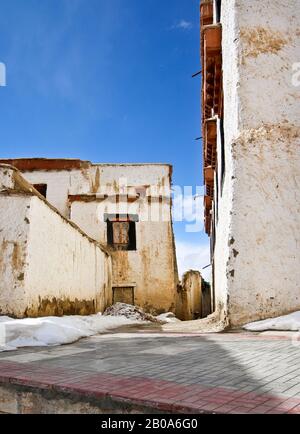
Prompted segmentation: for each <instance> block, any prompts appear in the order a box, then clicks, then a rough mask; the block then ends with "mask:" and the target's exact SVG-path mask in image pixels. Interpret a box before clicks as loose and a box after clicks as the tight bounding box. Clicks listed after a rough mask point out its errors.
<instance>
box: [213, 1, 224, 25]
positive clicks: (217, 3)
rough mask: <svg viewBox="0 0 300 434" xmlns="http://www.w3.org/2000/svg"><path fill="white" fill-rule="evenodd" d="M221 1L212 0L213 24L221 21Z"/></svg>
mask: <svg viewBox="0 0 300 434" xmlns="http://www.w3.org/2000/svg"><path fill="white" fill-rule="evenodd" d="M221 1H222V0H214V24H217V23H219V22H220V21H221Z"/></svg>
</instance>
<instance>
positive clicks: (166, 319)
mask: <svg viewBox="0 0 300 434" xmlns="http://www.w3.org/2000/svg"><path fill="white" fill-rule="evenodd" d="M156 319H157V320H158V321H161V322H163V323H174V322H181V321H180V319H178V318H176V316H175V315H174V313H173V312H168V313H162V314H161V315H158V316H157V317H156Z"/></svg>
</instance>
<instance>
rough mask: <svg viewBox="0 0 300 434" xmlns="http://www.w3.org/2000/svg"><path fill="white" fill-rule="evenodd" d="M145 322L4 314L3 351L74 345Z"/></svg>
mask: <svg viewBox="0 0 300 434" xmlns="http://www.w3.org/2000/svg"><path fill="white" fill-rule="evenodd" d="M137 323H141V321H139V320H138V319H129V318H126V317H124V316H117V317H116V316H108V315H106V316H104V315H102V314H100V313H99V314H96V315H89V316H64V317H42V318H25V319H12V318H9V317H6V316H2V317H0V351H10V350H15V349H17V348H20V347H36V346H55V345H63V344H70V343H72V342H76V341H78V340H79V339H81V338H84V337H88V336H93V335H96V334H98V333H103V332H106V331H108V330H111V329H114V328H117V327H120V326H123V325H128V324H137Z"/></svg>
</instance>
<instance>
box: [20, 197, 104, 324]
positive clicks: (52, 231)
mask: <svg viewBox="0 0 300 434" xmlns="http://www.w3.org/2000/svg"><path fill="white" fill-rule="evenodd" d="M29 219H30V233H29V239H28V257H27V260H28V269H27V279H26V288H27V292H28V293H29V294H31V298H30V300H28V306H30V312H31V315H30V316H33V314H35V313H36V314H39V313H40V312H41V311H43V310H44V311H45V313H48V310H49V311H51V310H52V308H54V309H56V306H55V305H57V309H58V313H62V312H59V311H60V310H61V311H62V310H64V311H65V313H66V312H68V311H69V312H68V313H80V314H88V313H92V312H99V311H103V310H104V309H105V308H106V307H107V305H108V304H109V303H110V302H111V288H110V281H111V276H110V275H109V273H110V271H111V270H110V258H109V256H108V254H106V253H105V252H103V251H102V250H101V249H100V248H99V246H98V245H97V244H96V243H94V242H92V241H90V240H89V239H88V238H87V237H86V236H85V235H83V234H81V233H80V232H78V231H76V230H75V229H74V228H73V227H72V226H71V225H70V224H69V223H68V222H67V221H66V220H64V219H62V217H61V216H60V215H59V214H58V213H55V212H53V211H52V210H51V209H50V208H49V207H48V206H47V204H46V203H45V202H43V201H41V200H40V199H39V198H37V197H36V196H35V197H33V198H32V200H31V205H30V217H29ZM54 299H56V301H54ZM49 313H50V312H49Z"/></svg>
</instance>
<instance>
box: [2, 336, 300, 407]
mask: <svg viewBox="0 0 300 434" xmlns="http://www.w3.org/2000/svg"><path fill="white" fill-rule="evenodd" d="M55 403H57V405H55ZM58 403H60V404H58ZM68 403H69V404H68ZM74 403H76V405H75V404H74ZM83 403H85V404H84V405H83ZM68 405H69V407H68ZM5 411H6V412H28V413H30V412H70V411H71V412H72V411H73V412H101V411H102V412H131V411H133V412H136V411H138V412H170V413H236V414H238V413H274V414H275V413H293V414H300V341H295V339H292V338H291V337H290V336H286V335H285V336H280V335H276V336H274V335H266V334H264V335H258V334H249V333H218V334H195V333H193V334H189V333H162V332H156V333H150V332H147V331H143V332H141V331H132V332H126V333H122V332H117V333H109V334H103V335H98V336H94V337H91V338H87V339H83V340H81V341H79V342H77V343H74V344H72V345H67V346H61V347H52V348H49V347H47V348H24V349H19V350H17V351H11V352H2V353H0V412H5Z"/></svg>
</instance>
